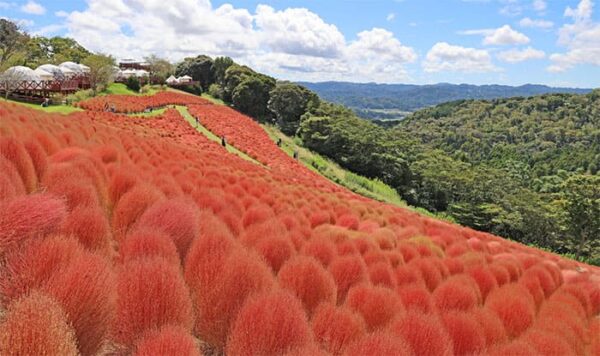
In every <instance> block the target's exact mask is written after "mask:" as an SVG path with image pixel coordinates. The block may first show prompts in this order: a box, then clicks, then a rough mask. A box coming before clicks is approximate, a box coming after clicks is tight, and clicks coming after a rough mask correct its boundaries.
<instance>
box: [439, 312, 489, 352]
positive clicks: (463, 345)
mask: <svg viewBox="0 0 600 356" xmlns="http://www.w3.org/2000/svg"><path fill="white" fill-rule="evenodd" d="M442 321H443V322H444V326H445V327H446V330H447V331H448V334H449V335H450V338H451V339H452V343H453V349H454V353H455V354H456V355H473V354H479V353H481V352H482V351H484V350H485V346H486V339H485V335H484V333H483V331H482V330H481V327H480V326H479V323H478V322H477V321H475V320H474V319H473V318H472V317H471V316H470V315H469V314H468V313H465V312H459V311H451V312H447V313H445V314H443V315H442Z"/></svg>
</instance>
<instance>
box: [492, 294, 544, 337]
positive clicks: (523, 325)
mask: <svg viewBox="0 0 600 356" xmlns="http://www.w3.org/2000/svg"><path fill="white" fill-rule="evenodd" d="M485 307H486V308H488V309H490V310H491V311H493V312H494V313H496V315H498V317H499V318H500V320H502V323H503V324H504V327H505V328H506V332H507V333H508V335H509V336H510V337H517V336H519V335H521V334H522V333H523V332H524V331H525V330H527V328H528V327H529V326H531V324H532V323H533V320H534V317H535V303H534V301H533V298H532V297H531V295H530V294H529V291H528V290H527V289H526V288H525V287H523V286H521V285H519V284H514V283H511V284H506V285H504V286H502V287H500V288H498V289H495V290H493V291H492V292H491V293H490V294H489V295H488V297H487V299H486V301H485Z"/></svg>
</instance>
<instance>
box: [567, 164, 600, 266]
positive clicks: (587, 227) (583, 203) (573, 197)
mask: <svg viewBox="0 0 600 356" xmlns="http://www.w3.org/2000/svg"><path fill="white" fill-rule="evenodd" d="M564 197H565V202H564V203H565V211H566V216H567V226H568V228H569V229H570V230H571V232H572V233H573V234H574V237H575V239H576V246H577V247H576V248H575V251H576V252H575V254H576V257H577V258H580V257H581V255H582V253H584V252H588V254H589V253H590V252H591V251H584V250H588V249H592V250H593V249H594V248H597V247H598V244H599V243H600V176H597V175H594V176H593V175H574V176H572V177H571V178H569V179H567V181H566V182H565V184H564Z"/></svg>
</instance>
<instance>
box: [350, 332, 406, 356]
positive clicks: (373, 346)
mask: <svg viewBox="0 0 600 356" xmlns="http://www.w3.org/2000/svg"><path fill="white" fill-rule="evenodd" d="M344 355H347V356H355V355H361V356H380V355H397V356H412V355H413V353H412V351H411V349H410V346H409V345H407V343H406V342H405V341H404V340H402V339H401V338H399V337H398V336H396V335H393V334H390V333H388V332H378V333H374V334H369V335H367V336H364V337H363V338H362V339H360V340H358V341H356V342H354V343H352V344H351V345H350V346H348V348H347V349H346V352H345V353H344Z"/></svg>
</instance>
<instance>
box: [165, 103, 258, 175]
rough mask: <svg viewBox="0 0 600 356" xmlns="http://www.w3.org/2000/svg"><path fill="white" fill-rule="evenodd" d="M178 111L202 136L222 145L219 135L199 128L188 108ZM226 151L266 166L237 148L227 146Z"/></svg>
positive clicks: (180, 108) (182, 107)
mask: <svg viewBox="0 0 600 356" xmlns="http://www.w3.org/2000/svg"><path fill="white" fill-rule="evenodd" d="M176 108H177V111H179V113H180V114H181V116H183V117H184V119H185V120H186V121H187V122H188V123H189V124H190V125H192V126H193V127H194V128H195V129H196V130H197V131H198V132H200V133H201V134H203V135H204V136H206V137H208V138H209V139H210V140H212V141H215V142H217V143H219V144H220V143H221V138H220V137H219V136H217V135H215V134H214V133H212V132H211V131H210V130H208V129H207V128H206V127H204V126H202V125H200V126H199V127H198V126H197V125H196V120H195V119H194V117H193V116H192V115H191V114H190V112H189V111H188V109H187V107H185V106H176ZM225 149H226V150H227V152H229V153H232V154H234V155H237V156H239V157H241V158H243V159H245V160H247V161H250V162H252V163H255V164H258V165H261V166H264V165H263V164H262V163H260V162H259V161H257V160H255V159H254V158H252V157H250V156H248V155H247V154H246V153H244V152H242V151H240V150H238V149H237V148H235V147H234V146H232V145H230V144H227V146H226V147H225Z"/></svg>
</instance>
